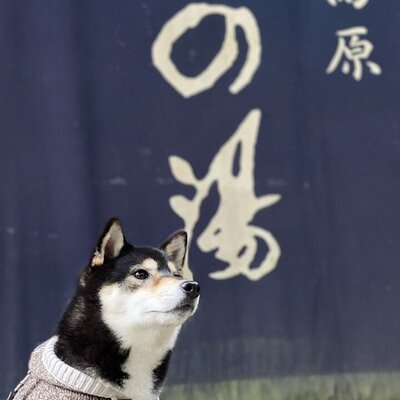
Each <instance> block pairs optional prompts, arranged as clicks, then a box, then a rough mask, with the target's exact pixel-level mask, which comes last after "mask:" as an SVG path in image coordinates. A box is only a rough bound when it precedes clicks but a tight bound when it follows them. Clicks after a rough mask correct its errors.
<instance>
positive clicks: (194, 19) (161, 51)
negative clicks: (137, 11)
mask: <svg viewBox="0 0 400 400" xmlns="http://www.w3.org/2000/svg"><path fill="white" fill-rule="evenodd" d="M208 15H222V16H223V17H224V19H225V36H224V40H223V42H222V46H221V49H220V50H219V52H218V54H217V55H216V56H215V57H214V58H213V60H212V61H211V62H210V64H209V65H208V66H207V67H206V68H205V69H204V70H203V71H202V72H201V73H199V74H198V75H197V76H187V75H184V74H182V72H180V71H179V69H178V68H177V67H176V65H175V63H174V61H173V60H172V58H171V53H172V49H173V46H174V44H175V43H176V42H177V41H178V40H179V39H180V38H181V37H182V36H183V35H184V34H185V33H186V32H187V31H188V30H189V29H194V28H196V27H197V26H198V25H199V24H200V22H201V21H202V20H203V18H205V17H207V16H208ZM238 27H240V28H242V29H243V32H244V35H245V39H246V42H247V48H248V50H247V54H246V59H245V62H244V64H243V68H242V69H241V71H240V73H239V75H238V77H237V78H236V79H235V80H234V82H233V83H232V84H231V85H230V86H229V91H230V92H231V93H232V94H237V93H239V92H240V91H241V90H242V89H243V88H244V87H246V86H247V85H248V84H249V83H250V82H251V80H252V79H253V75H254V74H255V72H256V71H257V69H258V67H259V65H260V62H261V35H260V30H259V28H258V24H257V20H256V18H255V17H254V15H253V14H252V12H251V11H250V10H249V9H248V8H246V7H239V8H233V7H229V6H225V5H222V4H208V3H191V4H188V5H187V6H186V7H184V8H183V9H182V10H180V11H179V12H178V13H177V14H175V15H174V16H173V17H172V18H171V19H169V20H168V21H167V22H166V23H165V25H164V26H163V27H162V29H161V31H160V33H159V34H158V36H157V38H156V40H155V41H154V43H153V47H152V49H151V55H152V60H153V64H154V66H155V67H156V68H157V69H158V71H159V72H160V73H161V75H162V76H163V77H164V79H165V80H166V81H167V82H168V83H169V84H170V85H171V86H172V87H173V88H175V90H176V91H177V92H179V93H180V94H181V95H182V96H183V97H191V96H194V95H197V94H199V93H201V92H203V91H205V90H207V89H210V88H212V87H213V86H214V85H215V83H216V82H217V80H218V79H219V78H221V76H222V75H223V74H225V73H226V72H227V71H228V70H229V69H230V68H231V67H232V66H233V64H234V63H235V61H236V59H237V57H238V55H239V44H238V41H237V38H236V29H237V28H238Z"/></svg>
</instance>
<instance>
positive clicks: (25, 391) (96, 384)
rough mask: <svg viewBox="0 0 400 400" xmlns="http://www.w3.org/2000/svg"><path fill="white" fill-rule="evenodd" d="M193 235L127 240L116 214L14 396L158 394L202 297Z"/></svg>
mask: <svg viewBox="0 0 400 400" xmlns="http://www.w3.org/2000/svg"><path fill="white" fill-rule="evenodd" d="M186 247H187V235H186V233H185V232H183V231H178V232H177V233H175V234H173V235H172V236H171V237H170V238H169V239H168V240H167V241H166V242H165V243H164V244H163V245H161V246H160V247H159V248H155V247H136V246H132V245H131V244H129V243H128V242H127V241H126V239H125V236H124V233H123V229H122V226H121V223H120V221H119V220H118V219H116V218H113V219H111V220H110V221H109V222H108V224H107V226H106V228H105V230H104V232H103V234H102V235H101V236H100V238H99V241H98V243H97V246H96V248H95V250H94V252H93V254H92V257H91V260H90V262H89V264H88V265H87V266H86V267H85V268H84V269H83V271H82V272H81V274H80V277H79V282H78V287H77V291H76V293H75V295H74V296H73V298H72V300H71V302H70V303H69V305H68V307H67V310H66V311H65V313H64V315H63V317H62V319H61V321H60V323H59V325H58V330H57V335H56V336H53V337H52V338H51V339H49V340H48V341H46V342H44V343H42V344H41V345H40V346H39V347H37V348H36V350H35V351H34V352H33V353H32V355H31V359H30V363H29V367H30V368H29V372H28V375H27V376H26V377H25V379H24V380H23V381H22V382H21V383H20V384H19V385H18V387H17V388H16V389H15V390H14V391H13V392H12V393H11V394H10V396H9V399H14V400H34V399H41V400H54V399H70V400H95V399H96V400H97V399H105V398H109V399H132V400H156V399H158V398H159V395H160V393H161V391H162V388H163V383H164V380H165V376H166V373H167V369H168V364H169V360H170V356H171V352H172V349H173V347H174V344H175V341H176V339H177V336H178V334H179V331H180V329H181V326H182V324H183V323H184V322H185V321H186V320H187V319H188V318H189V317H190V316H192V315H193V314H194V313H195V311H196V309H197V307H198V303H199V298H200V296H199V294H200V286H199V284H198V283H197V282H195V281H192V280H185V279H184V278H183V276H182V275H181V273H182V268H183V265H184V261H185V255H186V250H187V249H186Z"/></svg>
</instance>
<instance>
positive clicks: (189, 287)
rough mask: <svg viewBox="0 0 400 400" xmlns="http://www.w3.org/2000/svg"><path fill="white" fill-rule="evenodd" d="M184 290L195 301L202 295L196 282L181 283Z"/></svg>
mask: <svg viewBox="0 0 400 400" xmlns="http://www.w3.org/2000/svg"><path fill="white" fill-rule="evenodd" d="M181 286H182V289H183V290H184V291H185V293H186V294H187V295H188V296H189V297H190V298H191V299H195V298H196V297H198V296H199V294H200V285H199V284H198V283H197V282H195V281H185V282H182V283H181Z"/></svg>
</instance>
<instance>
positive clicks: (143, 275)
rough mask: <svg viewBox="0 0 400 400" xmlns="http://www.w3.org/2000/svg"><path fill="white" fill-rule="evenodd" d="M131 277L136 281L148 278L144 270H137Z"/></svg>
mask: <svg viewBox="0 0 400 400" xmlns="http://www.w3.org/2000/svg"><path fill="white" fill-rule="evenodd" d="M133 276H134V277H135V278H136V279H141V280H143V279H147V278H148V277H149V273H148V272H147V271H146V270H145V269H137V270H136V271H135V272H134V273H133Z"/></svg>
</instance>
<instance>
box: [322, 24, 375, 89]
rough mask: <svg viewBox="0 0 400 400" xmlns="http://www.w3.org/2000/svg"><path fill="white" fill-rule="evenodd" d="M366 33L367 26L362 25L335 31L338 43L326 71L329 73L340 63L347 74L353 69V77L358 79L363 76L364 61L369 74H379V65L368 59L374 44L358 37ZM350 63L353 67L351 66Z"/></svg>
mask: <svg viewBox="0 0 400 400" xmlns="http://www.w3.org/2000/svg"><path fill="white" fill-rule="evenodd" d="M367 33H368V30H367V28H365V27H363V26H355V27H353V28H349V29H343V30H340V31H337V32H336V35H337V37H338V45H337V48H336V52H335V54H334V56H333V57H332V60H331V62H330V63H329V65H328V68H327V69H326V73H327V74H331V73H332V72H334V71H335V70H336V68H337V67H338V66H339V64H340V63H342V68H341V70H342V72H343V73H344V74H349V73H350V72H351V71H353V72H352V75H353V78H354V79H355V80H356V81H360V80H361V79H362V76H363V63H364V62H365V64H366V65H367V67H368V68H369V71H370V72H371V74H374V75H380V74H381V73H382V69H381V67H380V66H379V65H378V64H377V63H375V62H373V61H370V60H369V56H370V55H371V53H372V50H373V49H374V45H373V44H372V43H371V42H370V41H369V40H367V39H361V38H360V36H361V35H366V34H367ZM351 64H352V67H353V68H351Z"/></svg>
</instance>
